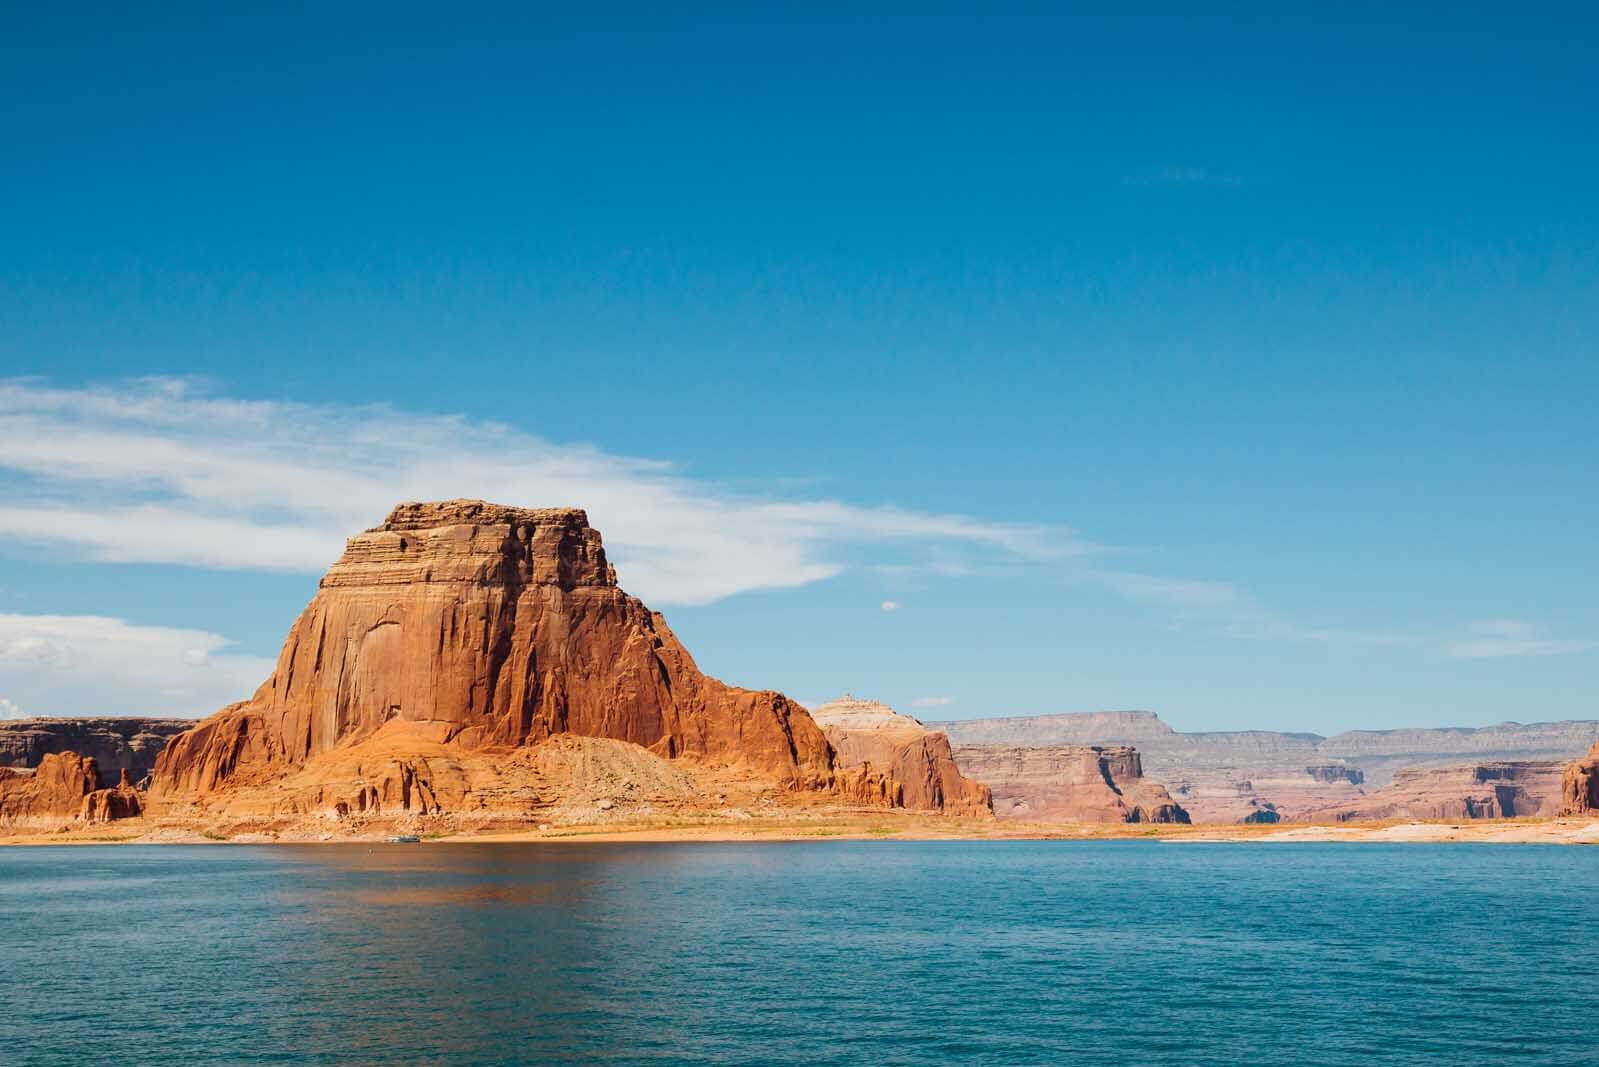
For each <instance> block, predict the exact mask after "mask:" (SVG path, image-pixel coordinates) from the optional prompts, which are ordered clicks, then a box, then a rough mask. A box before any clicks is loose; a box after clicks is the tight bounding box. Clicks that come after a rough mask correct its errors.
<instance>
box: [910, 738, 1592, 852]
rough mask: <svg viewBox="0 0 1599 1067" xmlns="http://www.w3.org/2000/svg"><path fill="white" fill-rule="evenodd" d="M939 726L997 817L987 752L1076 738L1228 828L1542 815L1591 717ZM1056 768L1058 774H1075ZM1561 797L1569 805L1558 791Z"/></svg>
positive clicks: (998, 800)
mask: <svg viewBox="0 0 1599 1067" xmlns="http://www.w3.org/2000/svg"><path fill="white" fill-rule="evenodd" d="M940 725H941V726H942V728H944V729H945V730H946V731H947V732H948V733H949V736H950V738H951V740H952V741H953V742H954V743H955V753H956V757H957V759H959V760H960V762H961V766H962V767H963V768H966V770H967V772H968V773H970V774H973V775H974V776H976V777H978V778H979V779H981V780H984V781H987V782H989V784H990V785H992V786H994V792H995V812H996V814H1001V815H1003V814H1004V813H1005V810H1006V803H1007V802H1006V790H1005V788H1003V787H1002V786H1001V785H1000V784H999V783H998V782H996V781H995V780H994V779H993V777H992V772H991V771H989V770H988V769H987V767H988V763H987V761H988V760H989V759H991V758H997V757H998V756H1000V755H1001V754H1003V752H1004V751H1005V750H1007V749H1012V748H1041V747H1048V746H1052V745H1055V746H1058V745H1062V744H1068V745H1083V744H1086V745H1091V746H1101V747H1106V748H1109V747H1115V746H1123V747H1136V749H1137V751H1138V753H1139V755H1140V757H1141V760H1142V765H1143V772H1144V774H1146V775H1148V776H1149V778H1151V779H1153V780H1154V781H1157V782H1163V783H1167V784H1168V785H1169V786H1170V788H1171V792H1172V794H1173V795H1174V796H1175V797H1177V798H1178V799H1179V800H1180V802H1181V805H1182V807H1183V808H1184V810H1185V811H1187V812H1188V814H1189V815H1190V816H1191V818H1192V819H1193V821H1194V822H1196V823H1211V824H1228V823H1232V824H1236V823H1239V822H1242V821H1244V820H1245V819H1247V818H1250V817H1251V816H1254V815H1255V814H1256V813H1257V812H1258V811H1260V810H1262V809H1266V810H1271V811H1274V812H1275V813H1276V814H1277V815H1278V818H1279V819H1281V820H1282V821H1285V822H1297V821H1305V820H1314V821H1338V820H1339V819H1340V818H1341V817H1342V818H1350V819H1364V818H1398V817H1414V818H1503V817H1510V816H1509V815H1508V814H1507V813H1516V814H1517V815H1524V814H1533V813H1545V814H1549V813H1552V811H1553V810H1554V809H1555V808H1557V807H1559V805H1560V804H1561V803H1562V801H1561V800H1560V799H1559V798H1560V796H1561V784H1560V773H1559V769H1560V768H1562V767H1564V766H1565V764H1566V763H1567V762H1569V761H1571V760H1572V759H1573V758H1575V757H1577V756H1578V755H1579V754H1580V753H1582V752H1583V751H1584V750H1586V749H1587V748H1588V746H1589V745H1590V744H1592V743H1593V739H1594V737H1595V736H1596V735H1599V722H1595V721H1588V720H1576V721H1564V722H1550V723H1530V724H1521V723H1512V722H1505V723H1500V724H1498V725H1496V726H1487V727H1480V728H1467V727H1456V728H1443V729H1399V730H1354V731H1350V732H1348V733H1343V734H1337V735H1335V736H1332V737H1323V736H1321V735H1319V734H1312V733H1283V732H1277V731H1271V730H1238V731H1221V732H1208V733H1182V732H1179V731H1175V730H1172V729H1171V728H1170V727H1169V726H1168V725H1167V724H1166V723H1164V722H1162V721H1161V720H1160V719H1159V717H1158V716H1156V715H1155V714H1154V713H1152V712H1147V711H1104V712H1084V713H1068V714H1057V715H1038V716H1011V717H1005V718H994V719H974V720H967V721H963V722H952V723H946V724H940ZM978 768H984V769H983V770H979V769H978ZM1495 768H1498V769H1495ZM1421 772H1428V773H1426V774H1422V773H1421ZM1059 773H1060V774H1061V775H1062V781H1063V782H1064V781H1065V780H1066V778H1069V777H1070V776H1071V775H1073V774H1076V773H1077V772H1075V771H1066V770H1062V771H1060V772H1059ZM1573 773H1576V772H1573ZM985 775H989V777H985ZM1495 775H1498V776H1500V777H1498V778H1492V776H1495ZM1034 778H1035V782H1034V787H1035V788H1040V787H1041V780H1040V779H1039V778H1038V776H1037V775H1034ZM1587 780H1588V779H1583V781H1587ZM1569 788H1573V789H1576V790H1578V791H1581V790H1582V789H1585V788H1587V787H1586V786H1585V785H1578V786H1573V787H1569ZM1551 798H1553V799H1551ZM1565 803H1566V804H1567V805H1568V806H1569V805H1570V804H1571V803H1572V801H1570V800H1569V795H1568V799H1567V800H1566V801H1565ZM1595 810H1599V809H1595ZM1406 812H1411V813H1413V815H1410V816H1406V815H1405V814H1404V813H1406ZM1379 813H1385V814H1379ZM1434 813H1436V814H1434Z"/></svg>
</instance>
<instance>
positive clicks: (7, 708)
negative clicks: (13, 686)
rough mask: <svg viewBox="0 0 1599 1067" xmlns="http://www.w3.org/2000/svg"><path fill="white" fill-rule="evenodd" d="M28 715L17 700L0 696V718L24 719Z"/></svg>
mask: <svg viewBox="0 0 1599 1067" xmlns="http://www.w3.org/2000/svg"><path fill="white" fill-rule="evenodd" d="M26 717H27V716H26V715H24V714H23V711H22V708H21V707H19V706H18V705H17V703H16V701H13V700H6V699H5V698H4V697H0V719H22V718H26Z"/></svg>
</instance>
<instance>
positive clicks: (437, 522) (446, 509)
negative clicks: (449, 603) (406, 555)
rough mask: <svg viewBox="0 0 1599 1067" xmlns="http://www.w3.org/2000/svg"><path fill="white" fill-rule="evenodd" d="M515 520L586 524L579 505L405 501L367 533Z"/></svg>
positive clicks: (493, 524) (574, 524) (548, 523)
mask: <svg viewBox="0 0 1599 1067" xmlns="http://www.w3.org/2000/svg"><path fill="white" fill-rule="evenodd" d="M519 523H529V524H532V525H534V526H539V525H557V526H587V525H588V524H589V517H588V512H586V511H584V510H583V509H582V508H518V507H512V506H510V505H508V504H491V503H489V502H488V501H486V500H430V501H407V502H406V503H403V504H396V505H395V506H394V510H393V511H391V512H389V517H388V518H386V519H384V520H383V524H382V525H381V526H375V527H373V528H372V529H371V530H368V531H367V532H368V533H377V532H378V531H381V530H428V529H432V528H434V527H436V526H454V525H460V524H470V525H474V526H499V525H516V524H519Z"/></svg>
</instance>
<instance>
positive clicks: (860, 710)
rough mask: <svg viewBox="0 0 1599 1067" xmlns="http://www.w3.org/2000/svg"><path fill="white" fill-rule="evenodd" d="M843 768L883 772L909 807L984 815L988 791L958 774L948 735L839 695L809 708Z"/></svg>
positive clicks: (990, 806) (884, 706)
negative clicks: (896, 787)
mask: <svg viewBox="0 0 1599 1067" xmlns="http://www.w3.org/2000/svg"><path fill="white" fill-rule="evenodd" d="M811 717H812V718H813V719H815V720H816V723H817V725H819V726H820V727H821V728H822V731H823V732H824V733H825V734H826V735H827V739H828V740H829V741H830V742H832V744H833V747H834V749H836V750H837V752H838V758H839V760H840V762H842V763H843V765H844V766H846V767H856V768H859V767H870V768H873V769H876V770H880V771H886V772H887V773H888V774H889V776H890V777H892V778H893V779H895V780H896V781H897V782H898V783H899V785H900V790H901V794H900V799H901V801H902V803H903V804H904V806H905V807H906V808H909V809H911V810H913V811H941V812H944V813H946V814H951V815H974V814H987V813H988V812H989V811H991V810H992V809H993V798H992V796H991V795H990V793H989V789H988V787H987V786H986V785H983V784H982V783H981V782H978V781H974V780H973V779H971V778H969V777H967V776H966V775H964V774H962V773H961V770H960V767H959V766H957V765H956V760H955V756H954V753H953V752H951V751H950V747H949V738H947V737H945V736H944V735H943V734H941V733H938V732H936V731H933V730H929V729H928V728H927V727H926V726H925V725H924V724H922V723H921V722H919V721H918V720H916V719H914V718H912V717H911V716H909V715H901V714H899V713H898V712H897V711H895V710H894V709H893V708H891V707H889V706H888V705H887V704H880V703H878V702H876V701H873V700H857V699H856V698H855V697H852V696H850V695H849V694H847V693H846V694H845V695H844V696H842V697H839V698H838V699H837V700H830V701H828V702H827V703H826V704H822V705H820V706H818V707H815V708H812V709H811Z"/></svg>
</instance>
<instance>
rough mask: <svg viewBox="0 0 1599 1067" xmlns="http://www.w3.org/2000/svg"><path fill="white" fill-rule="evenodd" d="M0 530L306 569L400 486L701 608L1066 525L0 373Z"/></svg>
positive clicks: (185, 395) (470, 433)
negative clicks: (556, 541) (871, 564)
mask: <svg viewBox="0 0 1599 1067" xmlns="http://www.w3.org/2000/svg"><path fill="white" fill-rule="evenodd" d="M0 438H3V440H4V441H5V448H4V449H0V472H9V479H8V480H9V481H10V482H12V483H14V484H10V485H7V486H6V487H5V488H6V494H5V497H6V498H5V502H4V503H3V504H0V539H10V540H13V541H23V542H29V543H33V544H38V545H45V546H55V547H58V548H67V549H71V550H72V551H75V552H77V553H80V554H82V555H84V556H87V557H88V558H91V559H95V560H103V561H108V562H153V563H175V564H183V565H189V566H198V567H213V568H223V569H231V568H250V569H266V570H279V571H293V572H306V573H317V572H320V571H322V570H324V569H325V568H326V567H327V566H328V564H329V563H331V562H332V561H333V560H334V559H335V558H337V556H338V554H339V552H340V550H341V549H342V547H343V544H344V539H345V538H346V537H348V536H349V535H350V534H351V533H352V532H355V531H357V530H361V529H364V528H366V527H369V526H371V525H373V524H375V523H376V522H378V521H379V520H381V519H382V517H383V515H384V514H386V513H387V511H388V509H389V508H390V507H391V506H393V505H394V504H395V503H397V502H399V501H402V500H427V499H439V498H447V497H481V498H484V499H488V500H494V501H499V502H503V503H511V504H525V505H533V506H546V505H573V506H581V507H585V508H587V509H588V512H589V516H590V519H591V521H593V522H594V524H595V526H596V527H597V528H599V529H600V530H601V531H602V533H603V534H604V535H605V538H606V544H607V547H608V548H609V549H610V550H611V554H612V556H613V558H614V559H615V561H616V562H617V564H618V568H619V570H620V571H621V573H622V579H623V582H624V584H625V585H626V586H627V587H628V589H629V590H630V591H631V592H635V593H638V594H640V595H642V596H644V597H645V598H646V599H650V600H653V601H655V602H657V603H663V604H670V603H679V604H684V603H687V604H704V603H709V602H712V601H715V600H718V599H721V598H723V597H726V596H730V595H733V594H736V593H740V592H745V591H748V590H753V589H774V588H786V587H793V586H800V585H805V584H808V583H811V582H816V581H820V580H822V579H826V578H830V577H832V576H834V575H836V574H838V573H840V572H841V571H843V570H844V569H845V568H846V567H848V566H850V565H852V564H853V563H855V562H857V561H858V558H859V557H860V556H862V555H868V556H869V554H870V553H871V551H872V550H873V547H874V546H884V545H888V544H893V545H894V546H896V548H895V554H896V556H899V557H904V556H905V555H906V553H907V552H911V551H916V550H918V549H920V550H925V551H927V552H928V553H929V556H930V561H929V564H928V565H929V566H931V567H944V568H946V569H950V568H957V567H959V566H960V564H959V563H952V562H951V561H950V560H951V556H953V555H955V554H958V553H966V554H971V555H994V554H997V555H999V556H1003V557H1005V558H1007V559H1010V560H1021V561H1028V560H1031V561H1039V560H1049V559H1060V558H1064V557H1069V556H1076V555H1083V554H1086V553H1089V552H1092V551H1095V547H1096V546H1093V545H1091V544H1089V543H1088V542H1085V541H1083V540H1081V539H1079V538H1077V537H1075V536H1074V535H1073V534H1072V532H1071V531H1069V530H1064V529H1060V528H1052V527H1045V526H1039V525H1029V524H1024V523H1010V522H1001V521H991V520H987V519H980V518H975V517H972V516H967V515H957V514H942V513H933V512H925V511H916V510H911V509H906V508H900V507H893V506H886V505H885V506H864V505H857V504H850V503H845V502H843V501H839V500H829V499H780V498H775V497H765V496H757V495H752V494H748V493H738V492H733V491H731V490H728V489H726V488H724V487H722V486H719V485H716V484H714V483H711V482H706V481H702V480H696V479H694V478H691V477H688V476H687V475H685V474H683V473H681V472H679V471H678V470H676V469H675V468H674V467H673V466H672V465H671V464H669V463H666V462H663V461H660V460H654V459H641V458H635V457H628V456H617V455H612V454H610V453H607V452H603V451H601V450H599V449H597V448H593V447H590V446H586V445H567V444H555V443H551V442H549V441H546V440H543V439H541V438H538V437H535V436H533V435H531V434H529V433H526V432H524V431H521V430H518V429H514V428H511V427H508V426H504V425H500V424H495V423H484V422H477V421H473V420H468V419H465V418H462V417H459V416H453V415H438V414H424V413H412V412H404V411H398V410H395V409H392V408H388V407H382V406H373V407H358V408H356V407H337V406H328V405H306V404H290V403H277V402H265V401H242V400H235V399H231V398H228V397H223V396H216V395H212V394H210V393H208V392H206V391H204V390H203V389H201V388H200V387H199V386H197V385H195V384H194V383H191V382H186V381H173V380H152V381H141V382H134V383H127V384H119V385H102V386H93V387H86V388H71V389H67V388H53V387H50V386H48V385H44V384H41V383H39V382H36V381H10V382H4V383H0Z"/></svg>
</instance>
